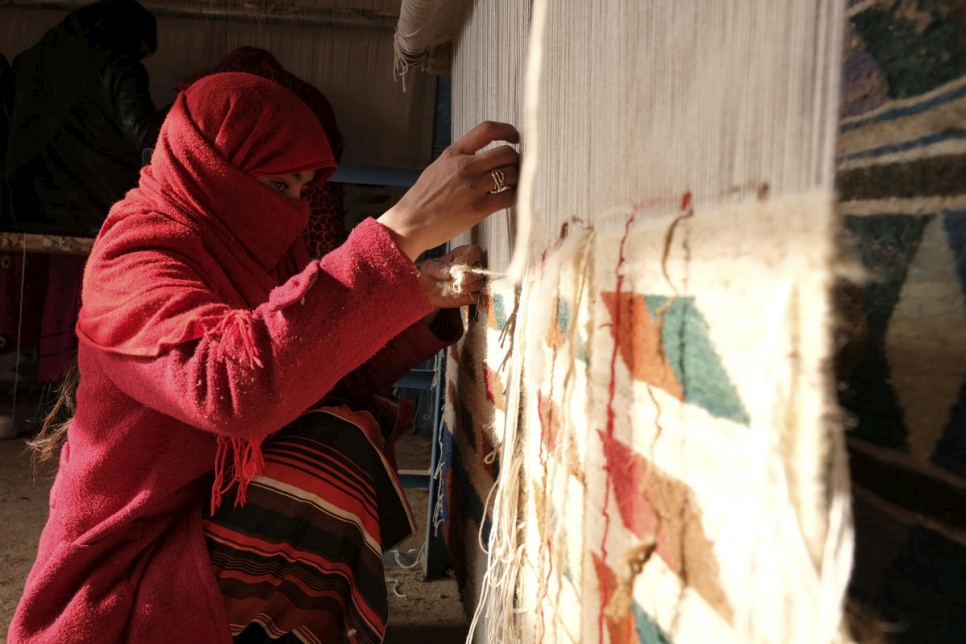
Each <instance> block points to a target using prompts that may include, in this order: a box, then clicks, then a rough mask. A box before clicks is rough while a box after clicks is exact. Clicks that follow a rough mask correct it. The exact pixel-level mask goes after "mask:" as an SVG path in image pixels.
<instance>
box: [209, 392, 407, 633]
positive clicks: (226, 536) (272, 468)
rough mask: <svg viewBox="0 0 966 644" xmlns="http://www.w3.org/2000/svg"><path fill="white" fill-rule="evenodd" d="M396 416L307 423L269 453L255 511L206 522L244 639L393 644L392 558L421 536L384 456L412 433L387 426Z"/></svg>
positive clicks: (312, 416)
mask: <svg viewBox="0 0 966 644" xmlns="http://www.w3.org/2000/svg"><path fill="white" fill-rule="evenodd" d="M388 411H389V410H388V409H387V408H386V404H381V405H379V406H378V408H377V409H373V410H372V411H371V412H370V411H362V412H359V411H352V410H350V409H349V408H348V407H344V406H339V407H320V408H317V409H315V410H313V411H312V412H309V413H307V414H305V415H304V416H302V417H301V418H299V419H298V420H297V421H296V422H295V423H293V424H292V425H290V426H288V427H286V428H285V429H283V430H282V431H280V432H279V433H278V434H276V435H275V436H274V437H273V438H272V439H271V440H270V441H269V442H268V443H266V444H265V446H264V447H263V453H264V456H265V468H264V470H263V472H262V474H261V475H260V476H258V477H256V478H255V479H254V480H253V481H252V482H251V484H250V486H249V489H248V499H247V502H246V504H245V506H244V507H241V508H235V507H233V505H234V495H233V493H232V494H229V495H226V498H225V500H224V502H223V503H222V507H221V509H219V510H218V511H217V512H216V513H215V515H214V516H213V517H210V518H208V519H207V520H206V523H205V535H206V537H207V542H208V549H209V553H210V555H211V560H212V563H213V564H214V566H215V569H216V574H217V577H218V582H219V585H220V587H221V591H222V594H223V596H224V598H225V605H226V608H227V612H228V617H229V621H230V624H231V630H232V634H233V635H238V634H239V633H241V632H242V631H244V630H245V629H246V627H248V626H249V625H250V624H259V625H261V627H262V628H263V629H264V631H265V632H266V633H267V634H268V636H269V637H272V638H278V637H281V636H283V635H284V634H286V633H291V635H290V636H289V638H291V637H292V636H294V637H296V638H298V640H299V641H301V642H306V643H308V644H315V643H321V642H326V643H329V642H352V643H359V644H369V643H378V642H382V640H383V637H384V636H385V632H386V619H387V615H388V606H387V596H386V585H385V578H384V573H383V567H382V553H383V550H384V549H388V548H390V547H392V546H393V545H395V544H396V543H398V542H399V541H401V540H402V539H404V538H406V537H407V536H408V535H409V534H410V533H411V532H412V531H413V530H414V529H415V526H414V524H413V519H412V513H411V511H410V508H409V505H408V502H407V501H406V497H405V495H404V493H403V490H402V487H401V485H400V484H399V480H398V478H397V476H396V472H395V465H394V464H392V463H391V462H390V459H389V458H387V456H386V455H385V453H384V450H385V448H386V446H387V444H388V446H389V447H391V443H392V442H393V441H394V439H395V436H396V435H397V433H398V428H399V427H400V426H402V425H403V423H402V422H399V421H395V419H394V421H395V422H392V423H387V422H385V421H386V420H389V418H388V416H389V414H388V413H386V412H388ZM380 417H381V418H380ZM377 418H380V420H382V421H383V423H382V424H380V422H378V421H377ZM380 426H381V427H382V430H380ZM384 436H387V437H388V439H387V438H384ZM389 451H390V453H391V450H389Z"/></svg>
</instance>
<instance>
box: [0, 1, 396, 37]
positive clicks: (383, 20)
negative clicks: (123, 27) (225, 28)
mask: <svg viewBox="0 0 966 644" xmlns="http://www.w3.org/2000/svg"><path fill="white" fill-rule="evenodd" d="M86 4H90V3H89V2H80V1H78V0H36V1H31V0H0V8H10V9H48V10H56V11H73V10H74V9H77V8H79V7H82V6H84V5H86ZM141 4H143V5H144V6H145V8H147V9H148V10H150V11H151V13H153V14H154V15H155V16H157V17H159V18H189V19H191V18H194V19H203V20H227V21H235V22H250V23H256V24H269V25H286V26H293V27H308V28H326V29H368V30H377V31H393V30H395V28H396V23H397V22H398V20H399V16H398V15H393V14H390V13H386V12H380V11H371V10H362V9H331V8H309V7H304V6H293V5H292V4H283V3H272V2H259V3H252V4H248V3H241V2H237V3H236V2H190V1H188V0H141Z"/></svg>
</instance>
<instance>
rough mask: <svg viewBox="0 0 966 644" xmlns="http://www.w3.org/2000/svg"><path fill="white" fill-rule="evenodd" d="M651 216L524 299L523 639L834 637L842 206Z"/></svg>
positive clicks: (775, 204)
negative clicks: (832, 362) (835, 332)
mask: <svg viewBox="0 0 966 644" xmlns="http://www.w3.org/2000/svg"><path fill="white" fill-rule="evenodd" d="M685 201H686V198H685ZM649 214H651V213H645V212H640V211H628V212H627V213H625V214H624V216H623V217H619V218H618V219H617V220H616V221H614V222H610V223H603V224H599V225H598V226H597V227H596V228H595V229H594V230H593V231H591V230H589V229H586V230H580V229H577V228H576V227H573V228H572V229H571V231H570V232H569V234H568V236H567V237H566V238H564V239H562V240H561V241H560V244H559V247H557V248H555V249H552V250H551V252H548V254H547V256H546V258H545V260H544V262H543V270H542V271H541V272H540V274H539V277H537V278H536V280H535V282H534V283H532V284H531V285H529V288H527V289H526V290H525V292H524V297H525V298H526V307H527V313H528V315H527V327H528V329H527V334H526V339H527V341H526V343H525V346H526V358H525V361H524V363H525V366H524V369H525V370H526V372H527V376H526V377H525V387H524V391H525V395H524V398H525V404H524V405H523V406H524V408H525V410H526V411H525V413H526V414H527V417H526V419H525V425H526V428H527V431H526V432H524V434H525V438H524V439H523V440H522V445H523V449H524V450H525V455H524V465H523V469H524V479H525V483H524V485H523V488H524V489H523V492H522V494H521V495H520V496H521V498H524V499H526V506H527V508H526V514H525V517H524V519H523V525H524V526H525V528H524V531H525V533H526V544H527V548H526V552H527V553H529V554H530V556H529V557H528V558H527V561H526V562H525V563H524V564H523V565H524V574H523V575H522V578H523V579H524V583H523V584H522V586H521V588H520V589H519V590H518V591H517V592H518V595H519V597H520V600H519V603H520V604H521V609H522V614H523V615H524V617H522V618H521V622H523V623H524V626H523V627H522V628H521V633H522V638H523V640H524V641H533V642H592V641H594V642H596V641H600V642H604V641H610V642H613V643H621V644H625V643H631V642H634V643H636V642H671V641H674V642H709V641H755V642H787V643H792V642H819V641H821V642H827V641H833V640H835V639H836V638H837V637H839V635H840V632H839V628H838V627H839V626H840V624H839V622H838V621H837V620H836V616H837V606H836V604H835V603H834V602H833V603H832V605H823V597H825V596H827V595H828V590H829V587H833V588H834V586H835V584H837V583H842V577H839V579H836V578H835V572H834V566H833V562H832V559H833V557H831V556H830V555H829V553H828V552H826V550H825V549H826V543H825V538H826V534H828V533H830V532H831V531H833V530H834V528H831V529H830V528H829V526H828V525H827V518H828V517H829V516H830V514H831V515H834V513H830V508H829V503H830V499H834V498H835V497H834V495H833V489H832V488H833V487H834V486H842V485H844V484H845V478H846V474H845V460H844V446H843V445H842V443H841V440H840V437H839V435H838V433H837V431H836V429H837V427H836V425H835V423H831V422H828V420H827V417H828V416H829V411H830V410H831V409H832V408H833V406H834V402H833V401H834V391H833V387H832V382H831V380H830V379H829V377H828V372H827V370H826V368H825V365H826V363H827V360H828V358H829V353H830V347H829V346H828V334H827V329H828V328H829V321H830V310H829V293H830V284H831V272H830V266H832V264H833V261H832V258H833V255H834V251H833V243H832V242H833V235H832V227H833V222H834V216H833V213H832V207H831V202H830V201H829V200H828V198H827V197H823V196H821V195H816V196H814V197H810V196H802V197H796V198H786V199H776V200H770V201H767V202H762V203H759V204H743V205H740V206H735V207H731V208H721V209H713V210H705V211H702V212H697V213H695V212H693V211H692V210H691V209H690V206H687V205H683V206H682V210H681V211H680V212H677V213H657V214H651V215H652V216H648V215H649ZM830 472H831V473H830ZM836 479H837V480H836ZM840 510H841V508H840ZM842 516H844V515H842V514H840V515H839V519H841V518H842ZM839 572H840V573H841V572H843V571H842V570H841V569H840V570H839ZM847 572H848V568H847V561H846V567H845V569H844V575H845V576H846V577H847ZM831 594H832V595H834V593H831Z"/></svg>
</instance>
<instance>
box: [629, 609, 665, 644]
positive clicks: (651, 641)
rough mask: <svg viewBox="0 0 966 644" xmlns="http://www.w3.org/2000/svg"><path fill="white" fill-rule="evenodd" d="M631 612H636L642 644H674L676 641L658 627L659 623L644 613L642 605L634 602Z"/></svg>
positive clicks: (638, 636) (638, 633)
mask: <svg viewBox="0 0 966 644" xmlns="http://www.w3.org/2000/svg"><path fill="white" fill-rule="evenodd" d="M631 610H632V611H633V612H634V624H635V626H636V627H637V639H638V641H639V642H640V643H641V644H674V641H673V640H672V639H671V638H670V637H669V636H668V634H667V633H665V632H664V630H662V629H661V627H660V626H658V625H657V622H655V621H654V620H653V619H651V616H650V615H648V614H647V613H645V612H644V609H643V608H641V605H640V604H638V603H637V602H633V603H632V604H631Z"/></svg>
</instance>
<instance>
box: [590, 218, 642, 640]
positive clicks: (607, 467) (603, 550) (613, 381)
mask: <svg viewBox="0 0 966 644" xmlns="http://www.w3.org/2000/svg"><path fill="white" fill-rule="evenodd" d="M633 223H634V215H631V216H630V217H629V218H628V220H627V224H626V225H625V227H624V236H623V237H621V244H620V252H619V253H618V255H617V268H616V269H615V272H616V273H617V289H616V294H617V301H618V302H619V301H620V299H621V287H622V286H623V285H624V276H623V275H622V274H621V268H622V267H623V266H624V261H625V259H624V244H625V243H626V242H627V238H628V236H630V234H631V224H633ZM620 325H621V309H620V307H619V306H618V307H617V310H616V312H615V313H614V329H615V331H616V330H619V329H620ZM617 335H618V334H617V333H616V332H615V338H616V337H617ZM618 344H619V343H618V342H617V341H616V340H615V342H614V350H613V351H612V352H611V356H610V383H609V384H608V386H607V432H606V434H607V437H608V438H612V437H613V436H614V396H615V395H616V393H617V353H618V351H619V349H620V347H619V346H618ZM604 473H605V476H604V506H603V508H602V511H603V514H604V536H603V538H602V539H601V544H600V555H601V559H602V560H603V561H605V562H606V561H607V535H608V534H609V533H610V514H608V512H607V506H608V504H609V501H610V487H611V478H612V472H611V464H610V463H609V462H607V459H605V460H604ZM605 608H606V603H605V598H604V597H603V596H601V601H600V614H599V615H598V616H597V639H598V641H600V642H603V641H604V609H605Z"/></svg>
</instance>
